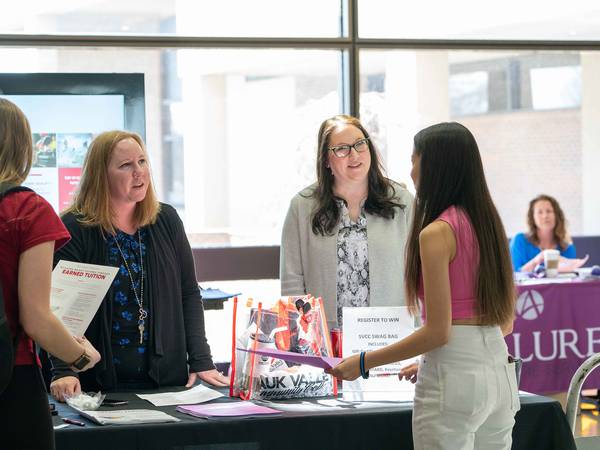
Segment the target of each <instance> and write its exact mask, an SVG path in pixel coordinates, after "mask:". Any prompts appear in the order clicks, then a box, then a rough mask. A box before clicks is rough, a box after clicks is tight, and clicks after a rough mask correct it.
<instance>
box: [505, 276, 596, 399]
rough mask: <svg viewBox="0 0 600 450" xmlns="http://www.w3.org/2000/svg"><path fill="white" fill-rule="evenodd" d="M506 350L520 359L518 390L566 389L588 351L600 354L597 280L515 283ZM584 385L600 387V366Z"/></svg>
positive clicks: (546, 390)
mask: <svg viewBox="0 0 600 450" xmlns="http://www.w3.org/2000/svg"><path fill="white" fill-rule="evenodd" d="M518 291H519V297H518V300H517V308H516V309H517V315H516V320H515V323H514V330H513V333H512V334H511V335H509V336H507V337H506V343H507V344H508V348H509V352H511V353H512V354H513V355H515V356H516V357H520V358H522V359H523V368H522V372H521V384H520V386H519V387H520V389H522V390H524V391H529V392H533V393H536V394H543V393H549V392H559V391H566V390H568V388H569V383H570V382H571V377H572V376H573V374H574V373H575V371H576V370H577V368H578V367H579V366H580V365H581V363H582V362H583V361H585V360H586V359H587V358H588V357H589V356H590V355H592V354H594V353H598V352H600V281H580V280H573V281H570V282H566V283H559V282H556V283H549V284H537V285H527V286H525V285H520V286H518ZM584 387H593V388H597V387H600V368H598V369H596V370H595V371H593V372H592V373H591V374H590V376H589V377H588V379H587V381H586V383H585V385H584Z"/></svg>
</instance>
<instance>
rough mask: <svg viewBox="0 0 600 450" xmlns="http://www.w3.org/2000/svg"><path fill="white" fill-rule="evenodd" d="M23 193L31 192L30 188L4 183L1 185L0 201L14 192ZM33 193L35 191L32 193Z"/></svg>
mask: <svg viewBox="0 0 600 450" xmlns="http://www.w3.org/2000/svg"><path fill="white" fill-rule="evenodd" d="M23 191H31V189H29V188H28V187H25V186H21V185H17V184H12V183H7V182H3V183H0V200H2V199H3V198H4V197H6V196H7V195H8V194H12V193H13V192H23ZM31 192H33V191H31Z"/></svg>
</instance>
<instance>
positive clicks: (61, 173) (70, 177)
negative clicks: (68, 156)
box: [58, 167, 81, 211]
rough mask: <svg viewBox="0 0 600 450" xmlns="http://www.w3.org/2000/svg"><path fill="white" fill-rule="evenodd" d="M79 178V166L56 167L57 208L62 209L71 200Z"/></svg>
mask: <svg viewBox="0 0 600 450" xmlns="http://www.w3.org/2000/svg"><path fill="white" fill-rule="evenodd" d="M80 179H81V167H67V168H59V169H58V209H59V211H63V210H64V209H66V208H67V207H68V206H69V205H70V204H71V202H72V201H73V196H74V195H75V192H76V191H77V187H78V186H79V180H80Z"/></svg>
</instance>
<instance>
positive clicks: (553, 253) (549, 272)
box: [544, 250, 560, 278]
mask: <svg viewBox="0 0 600 450" xmlns="http://www.w3.org/2000/svg"><path fill="white" fill-rule="evenodd" d="M559 259H560V252H559V251H558V250H544V266H545V267H546V276H547V277H548V278H554V277H556V276H557V275H558V261H559Z"/></svg>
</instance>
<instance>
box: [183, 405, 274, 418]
mask: <svg viewBox="0 0 600 450" xmlns="http://www.w3.org/2000/svg"><path fill="white" fill-rule="evenodd" d="M177 411H179V412H182V413H184V414H189V415H191V416H195V417H234V416H254V415H257V414H281V411H277V410H276V409H271V408H267V407H266V406H260V405H255V404H254V403H252V402H227V403H211V404H210V405H188V406H178V407H177Z"/></svg>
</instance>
